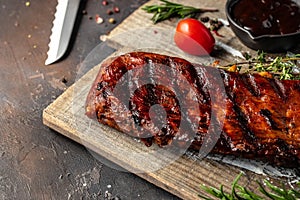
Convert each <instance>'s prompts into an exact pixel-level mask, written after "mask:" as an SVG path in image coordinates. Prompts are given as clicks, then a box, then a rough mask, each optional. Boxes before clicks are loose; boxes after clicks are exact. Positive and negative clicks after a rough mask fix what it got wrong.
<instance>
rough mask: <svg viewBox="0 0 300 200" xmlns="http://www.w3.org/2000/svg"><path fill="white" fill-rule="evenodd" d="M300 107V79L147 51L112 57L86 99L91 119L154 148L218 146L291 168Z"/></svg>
mask: <svg viewBox="0 0 300 200" xmlns="http://www.w3.org/2000/svg"><path fill="white" fill-rule="evenodd" d="M155 108H156V109H155ZM299 111H300V81H295V80H277V79H271V78H267V77H263V76H261V75H259V74H241V73H237V72H229V71H225V70H222V69H217V68H214V67H208V66H202V65H197V64H192V63H190V62H188V61H186V60H184V59H181V58H177V57H170V56H166V55H160V54H154V53H147V52H132V53H127V54H124V55H121V56H118V57H115V58H114V59H112V60H110V61H106V62H104V63H103V64H102V66H101V69H100V71H99V74H98V75H97V77H96V80H95V81H94V83H93V85H92V87H91V89H90V92H89V94H88V96H87V101H86V114H87V116H88V117H90V118H96V119H97V120H98V121H99V122H100V123H102V124H105V125H108V126H110V127H113V128H115V129H117V130H119V131H121V132H124V133H126V134H129V135H131V136H133V137H137V138H140V139H141V140H142V141H143V142H144V143H145V144H146V145H147V146H150V145H152V143H155V144H157V145H158V146H160V147H167V146H168V145H174V144H175V145H177V146H178V147H179V148H180V147H185V146H186V145H188V148H189V149H191V150H195V151H199V150H200V149H201V147H202V145H207V144H209V145H212V144H213V147H212V148H211V149H212V150H211V152H212V153H218V154H223V155H224V154H225V155H226V154H230V155H236V156H241V157H244V158H250V159H258V160H262V161H266V162H269V163H272V164H275V165H278V166H285V167H299V166H300V112H299ZM207 141H210V142H207ZM213 141H215V142H213ZM204 143H205V144H204Z"/></svg>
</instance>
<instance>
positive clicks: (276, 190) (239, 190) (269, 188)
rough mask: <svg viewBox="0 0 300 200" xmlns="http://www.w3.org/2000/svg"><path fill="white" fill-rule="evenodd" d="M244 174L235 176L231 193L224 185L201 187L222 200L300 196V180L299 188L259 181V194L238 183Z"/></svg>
mask: <svg viewBox="0 0 300 200" xmlns="http://www.w3.org/2000/svg"><path fill="white" fill-rule="evenodd" d="M242 175H243V173H240V174H239V175H238V176H237V177H236V178H235V180H234V181H233V183H232V186H231V192H230V193H226V192H224V190H223V187H224V186H223V185H221V186H220V189H217V188H214V187H208V186H202V187H201V188H202V189H203V190H204V191H205V192H207V193H208V194H210V195H212V196H214V197H216V198H218V199H222V200H223V199H224V200H265V199H271V200H297V199H299V198H300V182H299V183H297V184H296V186H297V189H287V188H286V187H284V185H282V186H281V187H278V186H275V185H273V184H272V183H271V182H269V181H268V180H264V181H263V182H264V184H265V185H266V186H264V185H263V184H262V183H261V182H258V181H257V184H258V190H259V191H260V192H261V194H260V195H258V194H255V193H254V192H252V191H251V190H249V189H247V188H246V187H243V186H241V185H239V184H238V181H239V179H240V178H241V176H242ZM199 197H200V198H202V199H205V200H211V198H209V197H207V196H204V195H199Z"/></svg>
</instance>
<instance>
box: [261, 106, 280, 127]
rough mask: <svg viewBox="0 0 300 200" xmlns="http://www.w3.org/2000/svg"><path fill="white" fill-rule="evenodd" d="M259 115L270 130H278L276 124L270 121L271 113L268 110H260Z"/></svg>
mask: <svg viewBox="0 0 300 200" xmlns="http://www.w3.org/2000/svg"><path fill="white" fill-rule="evenodd" d="M260 114H261V115H262V116H263V117H264V118H265V119H266V121H267V123H268V124H269V126H270V127H271V128H272V129H276V130H280V129H279V128H278V125H277V124H276V122H275V121H274V120H273V119H272V113H271V112H270V111H269V110H268V109H261V110H260Z"/></svg>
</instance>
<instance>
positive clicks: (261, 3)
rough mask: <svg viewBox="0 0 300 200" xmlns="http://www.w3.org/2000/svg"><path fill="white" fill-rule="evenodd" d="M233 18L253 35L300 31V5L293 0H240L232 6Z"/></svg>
mask: <svg viewBox="0 0 300 200" xmlns="http://www.w3.org/2000/svg"><path fill="white" fill-rule="evenodd" d="M231 11H232V13H231V15H232V17H233V20H234V21H235V22H236V23H237V24H239V25H240V26H241V27H243V28H245V29H246V30H248V31H249V32H250V33H251V34H252V36H255V37H257V36H261V35H283V34H289V33H296V32H300V7H299V5H298V4H297V2H296V1H292V0H240V1H238V2H237V3H235V5H234V6H233V8H232V10H231Z"/></svg>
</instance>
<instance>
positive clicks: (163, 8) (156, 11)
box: [142, 0, 218, 24]
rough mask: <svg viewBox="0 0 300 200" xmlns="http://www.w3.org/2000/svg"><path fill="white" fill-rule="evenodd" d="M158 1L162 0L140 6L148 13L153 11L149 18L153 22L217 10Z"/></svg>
mask: <svg viewBox="0 0 300 200" xmlns="http://www.w3.org/2000/svg"><path fill="white" fill-rule="evenodd" d="M160 1H161V2H163V3H162V4H160V5H150V6H145V7H143V8H142V9H143V10H145V11H146V12H148V13H153V17H152V18H151V20H152V21H153V23H154V24H156V23H158V22H161V21H164V20H167V19H170V18H172V17H178V18H185V17H191V18H195V17H196V16H197V14H199V13H203V12H216V11H218V9H214V8H195V7H192V6H185V5H182V4H177V3H172V2H170V1H166V0H160Z"/></svg>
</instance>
